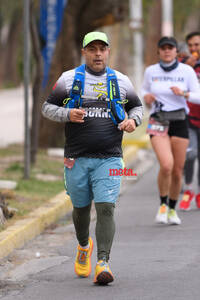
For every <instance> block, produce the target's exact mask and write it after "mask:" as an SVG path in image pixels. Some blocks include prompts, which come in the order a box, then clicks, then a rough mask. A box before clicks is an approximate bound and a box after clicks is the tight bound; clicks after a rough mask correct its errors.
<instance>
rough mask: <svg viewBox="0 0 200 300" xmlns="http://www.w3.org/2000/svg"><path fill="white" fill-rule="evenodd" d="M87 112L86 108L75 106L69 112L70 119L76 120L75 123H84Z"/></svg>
mask: <svg viewBox="0 0 200 300" xmlns="http://www.w3.org/2000/svg"><path fill="white" fill-rule="evenodd" d="M85 114H86V112H85V110H84V109H80V108H78V109H77V108H73V109H71V110H70V113H69V118H70V121H71V122H74V123H84V116H85Z"/></svg>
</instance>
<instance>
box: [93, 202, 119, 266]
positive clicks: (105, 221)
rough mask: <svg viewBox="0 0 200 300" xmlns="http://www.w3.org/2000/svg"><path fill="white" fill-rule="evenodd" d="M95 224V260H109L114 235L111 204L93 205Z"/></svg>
mask: <svg viewBox="0 0 200 300" xmlns="http://www.w3.org/2000/svg"><path fill="white" fill-rule="evenodd" d="M95 208H96V214H97V222H96V240H97V259H98V260H101V259H103V260H106V261H108V260H109V255H110V250H111V247H112V242H113V238H114V234H115V222H114V208H115V204H113V203H107V202H103V203H95Z"/></svg>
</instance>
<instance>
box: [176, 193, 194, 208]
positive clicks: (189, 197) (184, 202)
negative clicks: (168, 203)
mask: <svg viewBox="0 0 200 300" xmlns="http://www.w3.org/2000/svg"><path fill="white" fill-rule="evenodd" d="M194 199H195V193H194V192H193V191H190V190H186V191H185V192H184V193H183V197H182V199H181V201H180V203H179V208H180V210H184V211H188V210H190V209H191V204H192V202H193V201H194Z"/></svg>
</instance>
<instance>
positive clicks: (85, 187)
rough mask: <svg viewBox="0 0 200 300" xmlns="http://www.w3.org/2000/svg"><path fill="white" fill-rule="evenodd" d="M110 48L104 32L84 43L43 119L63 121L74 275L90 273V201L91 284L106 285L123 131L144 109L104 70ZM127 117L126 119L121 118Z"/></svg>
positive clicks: (121, 78)
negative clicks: (93, 220) (75, 243)
mask: <svg viewBox="0 0 200 300" xmlns="http://www.w3.org/2000/svg"><path fill="white" fill-rule="evenodd" d="M109 53H110V48H109V41H108V38H107V36H106V34H105V33H103V32H89V33H88V34H86V35H85V37H84V40H83V48H82V55H83V56H84V58H85V64H83V65H81V66H79V67H77V68H76V69H73V70H69V71H66V72H64V73H63V74H62V75H61V77H60V78H59V79H58V81H57V83H56V85H55V86H54V88H53V91H52V93H51V95H50V96H49V97H48V99H47V100H46V101H45V102H44V104H43V107H42V113H43V115H44V116H45V117H47V118H49V119H51V120H53V121H57V122H64V123H65V136H66V142H65V158H64V165H65V171H64V175H65V186H66V190H67V193H68V194H69V195H70V197H71V200H72V204H73V212H72V217H73V223H74V227H75V231H76V237H77V240H78V243H79V245H78V247H77V255H76V259H75V272H76V274H77V275H78V276H79V277H88V276H89V275H90V273H91V254H92V249H93V240H92V238H91V236H90V235H89V225H90V210H91V203H92V200H94V204H95V209H96V215H97V220H96V231H95V233H96V241H97V263H96V268H95V276H94V283H96V284H108V283H110V282H112V281H113V280H114V276H113V274H112V272H111V270H110V267H109V265H108V261H109V258H110V251H111V247H112V242H113V238H114V234H115V221H114V209H115V204H116V201H117V198H118V195H119V191H120V182H121V177H120V176H116V177H115V178H114V177H113V176H110V172H109V170H110V169H115V170H116V169H122V167H123V164H122V147H121V145H122V136H123V131H127V132H133V131H134V130H135V129H136V127H137V126H139V125H140V124H141V120H142V115H143V107H142V103H141V101H140V99H139V98H138V96H137V95H136V93H135V91H134V88H133V85H132V83H131V81H130V79H129V78H128V77H127V76H126V75H124V74H122V73H120V72H118V71H115V70H112V69H110V68H109V67H108V66H107V62H108V58H109ZM125 112H126V113H127V115H128V117H125V116H126V114H125Z"/></svg>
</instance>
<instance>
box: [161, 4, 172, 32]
mask: <svg viewBox="0 0 200 300" xmlns="http://www.w3.org/2000/svg"><path fill="white" fill-rule="evenodd" d="M173 34H174V30H173V0H162V36H165V35H167V36H173Z"/></svg>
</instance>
